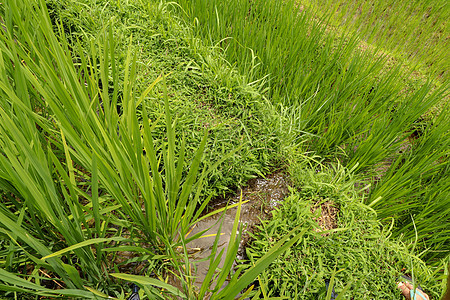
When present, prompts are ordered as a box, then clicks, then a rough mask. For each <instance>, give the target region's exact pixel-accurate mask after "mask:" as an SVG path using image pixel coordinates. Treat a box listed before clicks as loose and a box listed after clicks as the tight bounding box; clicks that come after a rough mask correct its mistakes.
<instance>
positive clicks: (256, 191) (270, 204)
mask: <svg viewBox="0 0 450 300" xmlns="http://www.w3.org/2000/svg"><path fill="white" fill-rule="evenodd" d="M286 178H287V176H286V174H284V173H283V172H277V173H273V174H271V175H268V176H267V177H266V178H256V179H252V180H250V181H249V183H248V185H247V186H246V187H244V188H242V189H239V190H238V191H237V192H236V194H235V195H231V196H230V197H227V198H226V199H221V200H218V201H216V203H214V205H213V207H212V209H219V208H222V207H224V206H226V204H227V203H228V205H231V204H234V203H238V202H239V198H240V196H241V191H242V201H248V202H246V203H244V204H243V205H242V208H241V215H240V223H241V224H242V225H243V228H244V232H243V234H242V239H241V243H240V246H239V252H238V257H237V259H243V258H244V253H245V248H244V247H245V244H246V242H247V241H248V239H249V234H248V231H249V230H252V228H253V227H254V226H255V225H256V224H258V223H260V220H261V219H264V218H266V217H267V216H268V214H269V212H270V210H271V209H273V208H274V207H275V206H277V205H278V204H279V203H281V202H282V201H283V199H284V198H285V197H286V196H287V195H288V188H287V179H286ZM236 211H237V208H232V209H228V210H227V211H226V212H225V214H224V215H223V214H222V213H221V214H216V215H213V216H211V217H209V218H207V219H205V220H202V221H200V222H198V223H197V224H196V226H195V227H194V228H193V230H192V232H191V234H195V233H197V232H200V231H202V230H205V229H208V228H209V230H208V231H207V232H206V233H205V234H204V235H213V236H210V237H204V238H200V239H197V240H195V241H192V242H190V243H189V244H187V247H188V249H191V250H192V251H191V252H192V253H193V255H192V261H193V262H194V263H195V265H196V268H197V273H196V276H197V279H196V282H195V284H196V285H197V286H200V285H201V284H202V282H203V280H204V278H205V276H206V274H207V272H208V267H209V260H206V261H201V260H202V259H205V258H207V257H209V256H210V255H211V250H212V245H213V243H214V240H215V234H217V231H218V229H219V225H220V217H221V216H222V215H223V218H224V219H223V224H222V230H221V232H222V235H221V236H220V239H219V244H218V248H217V253H219V252H220V251H221V250H222V249H225V250H224V253H226V249H227V248H228V241H229V239H230V236H231V233H232V230H233V223H234V220H235V216H236ZM223 257H225V254H224V255H223ZM222 265H223V261H222V262H221V263H220V264H219V268H220V267H222Z"/></svg>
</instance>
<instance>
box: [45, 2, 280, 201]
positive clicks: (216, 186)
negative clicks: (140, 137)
mask: <svg viewBox="0 0 450 300" xmlns="http://www.w3.org/2000/svg"><path fill="white" fill-rule="evenodd" d="M52 3H53V4H52ZM48 4H52V6H51V7H52V9H53V15H54V16H55V20H54V21H55V23H56V24H59V23H63V24H67V25H68V26H67V29H66V28H65V30H66V31H70V36H72V37H74V36H75V37H77V39H78V40H79V42H80V44H81V45H82V47H81V48H76V47H74V46H72V47H74V49H75V50H74V52H73V53H74V55H75V56H76V57H75V59H77V60H78V57H79V56H82V55H88V56H93V57H92V58H93V59H95V56H96V55H98V53H88V52H86V49H88V48H89V47H90V46H89V45H90V44H91V43H93V42H94V43H95V40H96V39H97V38H98V36H99V35H101V34H102V31H103V30H104V26H106V25H108V24H110V23H109V22H113V23H114V26H113V27H112V31H113V36H114V37H115V43H114V51H115V55H116V56H115V57H116V62H115V63H116V66H117V71H118V78H119V79H120V78H123V76H124V72H122V71H120V70H122V69H123V67H125V56H124V55H123V53H125V52H126V49H127V47H128V46H129V40H128V39H129V37H130V36H131V35H132V36H133V41H132V46H131V47H132V49H133V52H134V53H135V54H136V59H137V64H136V68H137V70H136V79H135V82H134V84H133V86H134V88H135V89H136V93H142V92H144V91H145V89H146V88H147V87H148V85H150V84H151V83H152V81H154V80H156V79H157V77H158V76H159V74H161V72H163V73H165V74H170V76H168V77H167V86H168V96H169V99H170V109H171V112H172V113H173V114H174V118H175V119H176V120H177V124H178V125H179V128H180V130H179V131H178V133H177V134H178V137H179V138H180V139H181V138H182V137H184V139H185V140H186V147H187V149H188V151H186V154H187V157H191V155H192V153H193V151H192V150H193V149H195V147H196V145H198V144H199V143H200V141H201V139H202V137H203V135H202V132H203V131H204V130H208V132H209V135H208V140H207V145H206V152H205V156H204V157H203V158H202V162H201V165H202V166H205V167H206V166H209V165H211V164H212V163H214V162H215V161H217V159H218V158H219V157H222V156H223V155H224V154H225V153H226V152H228V151H229V150H231V149H236V148H238V147H239V146H240V148H239V150H238V151H236V153H235V154H233V155H232V156H231V157H230V158H229V159H228V160H227V161H226V162H224V163H223V165H222V167H220V168H219V169H218V170H216V171H214V172H212V173H211V174H210V175H209V177H208V179H207V181H208V184H207V185H206V187H205V188H206V189H207V191H205V193H206V194H208V193H214V194H216V195H218V194H224V193H226V192H227V191H229V189H230V188H233V187H236V186H239V185H241V184H244V183H245V182H246V181H247V180H248V179H249V178H252V177H254V176H255V174H262V173H264V172H265V171H266V170H267V169H268V168H270V165H271V163H272V162H273V161H274V160H276V159H277V156H278V151H277V149H279V146H278V145H279V144H280V132H279V131H277V127H278V124H277V123H278V121H279V119H278V113H277V111H276V110H275V109H274V108H273V106H272V105H271V104H270V103H269V102H268V101H267V99H265V98H264V97H262V95H261V94H260V93H259V91H258V89H257V87H256V86H249V85H248V84H247V83H246V82H245V77H244V76H242V75H239V74H238V72H237V71H236V69H235V68H234V67H233V66H230V65H229V63H228V62H227V61H226V60H224V59H223V57H222V53H221V50H220V49H219V48H217V47H210V46H207V45H205V44H204V43H203V42H202V41H201V40H200V39H198V37H196V36H195V35H194V34H193V32H192V30H191V28H190V27H188V26H186V24H183V22H182V21H181V20H178V19H177V17H176V15H174V14H173V13H171V9H170V7H171V5H170V4H164V3H163V2H161V3H153V2H149V3H147V4H144V3H141V2H139V1H134V2H133V1H132V2H129V3H128V4H124V3H122V4H119V3H109V4H108V5H100V4H98V3H96V1H91V0H83V1H76V2H74V1H58V2H57V3H54V1H48ZM87 7H89V10H87ZM80 14H81V15H83V17H82V18H79V15H80ZM92 20H101V22H92ZM73 24H76V26H73ZM69 42H70V41H69ZM70 43H72V42H70ZM102 84H104V83H103V82H102ZM108 88H109V89H110V91H112V90H115V91H116V92H117V93H118V95H119V101H118V106H119V108H118V109H120V106H121V102H120V95H121V90H122V87H121V86H118V87H116V88H114V87H113V86H112V83H111V82H110V81H108ZM160 93H162V90H161V88H159V87H158V86H156V87H155V88H154V89H153V90H152V91H150V92H149V93H148V94H147V95H146V97H145V99H144V100H143V102H142V105H145V106H146V108H147V113H148V116H142V105H139V106H138V108H137V114H138V115H139V122H140V123H142V122H145V120H146V119H151V120H157V119H159V118H160V117H161V116H162V115H163V114H164V105H163V103H162V102H161V99H160V97H159V95H160ZM154 135H155V139H162V138H163V137H164V127H163V126H156V127H155V129H154ZM225 169H226V172H224V171H223V170H225Z"/></svg>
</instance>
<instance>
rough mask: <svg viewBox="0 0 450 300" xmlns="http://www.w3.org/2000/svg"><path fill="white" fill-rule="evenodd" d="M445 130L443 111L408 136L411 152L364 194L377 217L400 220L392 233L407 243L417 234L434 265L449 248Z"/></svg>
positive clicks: (400, 158) (447, 170) (446, 130)
mask: <svg viewBox="0 0 450 300" xmlns="http://www.w3.org/2000/svg"><path fill="white" fill-rule="evenodd" d="M449 129H450V128H449V124H448V121H447V112H446V110H444V111H443V112H442V113H441V114H440V115H439V116H438V118H437V119H436V120H435V122H434V124H429V125H428V127H427V128H426V129H425V130H424V131H423V132H421V133H419V135H420V136H419V137H417V138H415V137H414V138H411V139H410V141H409V142H410V143H411V145H410V147H411V148H412V149H411V151H410V152H408V151H405V152H404V153H402V154H401V155H400V156H399V157H398V158H396V159H395V160H393V161H392V163H391V164H390V165H389V166H388V168H387V170H386V174H385V175H384V176H382V178H381V180H380V181H379V182H378V183H376V185H375V189H374V190H373V191H372V192H371V194H370V197H369V199H367V203H368V204H369V205H370V206H371V207H373V208H375V209H376V210H377V211H378V214H379V216H380V218H394V219H395V220H396V221H397V222H398V223H397V230H396V232H395V233H394V235H396V236H403V238H404V239H405V241H409V242H410V243H411V244H413V243H412V242H413V241H414V240H416V239H417V237H418V238H419V241H417V248H418V249H420V251H419V252H420V253H422V255H424V256H425V257H428V259H427V260H428V261H429V262H430V263H433V264H437V265H439V264H440V259H442V258H445V257H448V250H449V244H448V236H447V234H448V230H447V227H448V226H447V223H448V218H449V210H448V206H449V202H448V201H449V197H448V196H449V188H450V185H449V184H448V182H449V174H450V173H449V161H448V154H449V147H448V145H450V140H449V138H448V134H449V132H450V131H449ZM422 251H423V252H422ZM431 258H433V259H431Z"/></svg>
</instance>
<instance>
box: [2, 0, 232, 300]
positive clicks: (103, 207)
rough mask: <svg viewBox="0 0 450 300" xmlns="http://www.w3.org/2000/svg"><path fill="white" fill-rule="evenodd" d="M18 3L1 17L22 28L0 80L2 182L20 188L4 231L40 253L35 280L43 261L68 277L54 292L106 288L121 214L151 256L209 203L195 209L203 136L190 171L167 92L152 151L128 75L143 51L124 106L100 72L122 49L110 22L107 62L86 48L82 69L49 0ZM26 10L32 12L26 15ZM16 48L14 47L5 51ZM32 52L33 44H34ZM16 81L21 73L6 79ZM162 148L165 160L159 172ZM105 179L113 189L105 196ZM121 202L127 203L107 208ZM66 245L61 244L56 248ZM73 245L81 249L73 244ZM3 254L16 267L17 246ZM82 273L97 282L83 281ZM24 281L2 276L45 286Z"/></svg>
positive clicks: (31, 254)
mask: <svg viewBox="0 0 450 300" xmlns="http://www.w3.org/2000/svg"><path fill="white" fill-rule="evenodd" d="M10 11H11V12H12V13H13V15H12V16H7V17H5V23H14V24H17V29H16V28H14V27H10V28H8V31H7V32H6V34H2V42H3V43H2V45H1V46H2V52H1V53H2V57H1V58H2V59H1V61H2V67H3V69H2V71H3V72H2V75H3V78H2V81H1V82H2V83H1V88H2V92H3V94H4V96H5V97H3V98H2V103H1V104H2V105H1V109H0V114H1V116H2V120H3V122H2V124H1V137H2V146H3V147H2V151H3V152H2V156H1V166H2V167H1V170H2V173H1V174H2V188H8V189H7V190H4V191H3V192H8V193H9V192H10V193H14V195H15V196H14V197H16V199H15V203H14V204H16V206H13V207H12V208H11V209H12V211H11V210H10V209H8V206H9V203H8V202H7V203H3V204H2V211H4V212H5V213H6V214H5V213H3V212H2V216H1V222H2V225H3V228H2V234H3V236H4V237H8V238H7V239H8V240H9V241H10V250H14V249H17V250H18V252H19V253H20V255H21V259H22V258H23V257H26V258H27V260H28V261H30V260H31V261H33V262H34V264H35V267H34V271H33V276H34V277H35V278H37V279H36V280H39V279H38V277H36V274H38V275H40V274H39V271H40V270H41V268H43V270H47V271H46V272H51V273H53V274H54V275H55V276H56V278H57V280H61V281H62V283H63V284H64V285H65V287H67V288H68V289H69V290H68V291H67V292H61V293H59V292H53V294H58V293H59V294H64V293H68V294H71V295H79V296H80V295H86V294H88V295H90V296H89V297H91V298H92V297H96V296H95V295H99V294H100V295H101V294H102V292H101V291H103V292H108V290H109V289H111V286H110V283H111V279H110V278H109V275H108V268H112V266H111V265H108V263H107V256H106V254H104V253H107V252H104V251H103V250H104V248H105V246H106V243H110V242H127V243H130V242H132V240H130V239H126V238H123V237H119V236H116V235H118V234H117V233H120V232H115V230H114V228H112V227H111V225H113V224H114V225H117V224H118V225H119V226H121V227H125V228H126V230H127V231H128V232H130V233H131V232H133V231H135V230H140V232H141V237H140V239H141V240H140V241H141V243H142V241H144V240H145V241H146V242H147V243H149V244H150V245H151V246H150V253H151V254H152V256H154V253H155V252H161V251H162V252H164V251H165V248H166V247H168V248H171V247H172V248H173V247H176V243H177V237H176V236H177V234H179V233H180V231H181V233H182V234H185V232H187V229H188V228H189V227H190V226H192V222H195V220H193V219H192V218H193V216H194V213H195V214H199V213H200V212H201V210H195V207H196V205H197V203H198V202H199V201H198V197H199V195H200V193H199V192H198V191H197V192H196V194H195V196H194V197H193V198H191V197H192V195H193V191H195V190H194V189H199V190H201V188H200V187H201V185H202V182H203V181H202V180H203V178H201V179H200V180H197V179H196V178H197V173H198V166H199V163H200V156H201V155H202V153H203V148H204V145H205V141H206V138H204V139H203V142H202V144H201V145H200V148H199V150H198V151H197V153H196V155H195V156H194V160H193V162H192V163H191V165H190V171H189V173H188V174H187V175H186V176H185V177H182V171H183V164H184V163H185V157H184V149H183V146H182V147H181V150H180V156H179V157H176V156H175V145H174V143H175V140H174V138H175V135H174V129H173V127H172V126H173V124H172V120H171V117H170V112H169V108H168V98H167V92H166V93H165V95H166V98H165V105H166V112H167V113H166V124H167V135H168V143H167V147H166V146H163V147H162V152H161V155H162V157H161V156H160V155H159V154H157V153H156V150H155V147H154V145H153V140H152V135H151V128H150V126H149V124H148V123H147V124H146V123H144V134H142V133H141V130H140V128H139V126H138V120H137V116H136V99H135V98H134V97H133V96H132V93H133V89H132V86H131V85H130V82H132V81H133V77H134V73H135V60H133V59H132V56H131V52H130V51H129V53H128V55H127V60H126V62H127V66H129V67H128V68H127V70H125V75H124V80H125V86H124V93H123V98H122V99H121V101H122V106H123V114H121V115H119V113H118V112H117V110H116V109H115V104H116V103H117V102H118V99H117V94H115V95H113V99H111V101H110V102H109V100H110V99H109V97H108V95H107V94H106V93H105V92H104V91H103V90H101V89H99V87H98V79H99V78H102V79H103V82H106V78H107V76H109V63H108V61H114V52H113V51H110V50H111V49H112V48H113V39H112V34H111V31H110V32H109V36H107V37H106V39H105V42H104V44H103V47H100V49H101V51H102V56H101V57H100V65H101V66H102V68H101V70H100V72H96V71H95V69H93V68H92V65H94V64H95V62H94V61H91V60H84V59H82V62H81V64H80V65H79V69H78V70H77V69H76V68H75V66H74V63H73V61H72V58H71V56H70V51H69V49H68V48H67V44H65V43H64V42H63V44H60V41H59V40H58V39H57V38H56V36H55V35H54V34H53V31H52V27H51V24H50V22H49V19H48V16H47V12H46V9H45V5H43V2H42V3H40V4H31V3H24V4H22V5H21V6H17V7H14V9H12V8H11V9H10ZM36 11H38V12H40V14H42V15H43V16H44V18H42V17H41V16H40V15H39V14H38V13H36ZM33 12H34V13H33ZM22 14H23V15H27V16H29V17H30V19H29V20H21V19H20V17H19V16H20V15H22ZM45 16H47V17H45ZM9 18H11V19H9ZM30 24H31V25H33V27H34V28H35V29H37V30H36V34H35V35H33V36H30V35H28V31H25V32H23V31H21V29H23V28H26V26H28V25H30ZM16 31H17V32H18V33H16ZM8 37H9V38H8ZM12 37H17V40H15V39H13V38H12ZM19 37H21V38H22V39H19ZM18 41H19V42H20V44H19V42H18ZM10 48H11V49H13V50H14V51H9V49H10ZM91 50H92V51H94V48H92V49H91ZM29 52H31V53H32V54H31V55H28V53H29ZM14 61H15V62H16V63H15V64H13V63H12V62H14ZM112 72H113V74H112V77H113V78H117V76H116V74H114V72H115V70H114V64H113V68H112ZM80 74H81V76H80ZM10 81H13V82H14V83H15V84H14V85H8V84H7V83H8V82H10ZM18 87H20V88H23V89H21V90H19V89H18ZM152 87H153V85H151V86H150V87H149V88H148V89H147V91H146V92H145V93H148V90H149V89H151V88H152ZM16 88H17V90H16ZM145 93H144V94H143V95H142V96H141V98H142V97H145ZM100 95H101V96H100ZM137 101H142V100H139V99H137ZM37 104H38V105H37ZM39 105H41V106H43V107H45V109H47V110H48V112H49V116H50V118H49V119H46V118H44V117H43V116H41V115H40V113H39V111H38V112H36V111H35V110H36V107H39ZM144 113H145V109H144ZM166 149H167V150H166ZM144 151H146V152H144ZM161 158H163V159H164V162H165V164H164V168H163V169H162V170H163V175H162V174H161V173H160V172H161V170H160V163H159V160H160V159H161ZM224 158H225V159H226V158H227V157H226V156H225V157H224ZM175 160H177V161H178V163H177V165H175ZM219 163H220V161H219V162H218V163H217V164H219ZM75 166H77V168H78V169H80V170H78V169H75ZM149 166H150V169H149ZM76 170H77V171H76ZM203 175H204V174H203ZM83 177H84V180H88V181H90V184H89V185H88V190H86V189H85V187H83V184H79V183H78V182H79V181H80V180H83ZM199 186H200V187H199ZM100 190H102V191H103V192H104V193H106V194H107V195H108V196H109V197H111V198H109V199H111V200H107V199H108V198H106V199H105V198H103V199H102V198H100V197H99V191H100ZM188 200H190V201H189V202H188ZM83 202H85V203H83ZM86 202H87V203H86ZM206 203H207V202H205V205H206ZM17 204H19V205H17ZM203 207H204V206H203ZM118 209H120V210H122V211H123V214H119V216H112V217H111V216H108V214H110V213H111V212H116V213H117V212H118ZM169 216H170V217H169ZM90 221H93V222H94V226H91V224H90V223H89V222H90ZM33 227H35V230H33V229H32V228H33ZM36 229H37V232H35V231H36ZM94 229H95V230H94ZM55 240H59V242H56V243H55V242H54V241H55ZM165 243H168V244H165ZM91 245H94V247H90V246H91ZM61 247H62V248H64V249H61V250H59V251H57V250H58V248H59V249H60V248H61ZM118 250H121V249H120V248H118ZM72 252H73V253H74V255H69V254H70V253H72ZM13 257H14V256H13ZM21 259H19V261H20V260H21ZM71 259H76V260H77V262H76V263H75V266H76V267H75V266H73V265H71V264H70V263H68V260H71ZM150 259H151V257H150ZM7 263H8V265H7V267H8V268H9V269H11V270H13V269H14V270H17V268H18V267H20V265H16V260H14V259H11V258H8V260H7ZM77 268H78V269H77ZM49 270H50V271H49ZM81 270H82V272H80V271H81ZM43 272H44V273H45V271H43ZM8 274H10V275H8ZM8 274H6V273H5V274H3V275H4V276H3V277H2V278H3V280H4V281H5V282H9V284H14V282H13V278H15V279H14V280H15V282H18V281H20V280H19V279H18V277H17V276H16V277H14V274H11V273H8ZM8 276H9V277H8ZM23 276H30V275H29V274H27V273H24V274H23ZM33 276H32V277H33ZM8 278H10V279H8ZM55 282H56V281H55ZM86 284H87V285H88V287H87V288H86V289H88V290H89V291H90V292H89V293H86V292H85V291H84V288H83V287H84V286H85V285H86ZM59 285H60V286H61V284H59ZM89 286H91V287H92V286H94V287H95V288H94V289H92V288H91V287H89ZM24 288H25V287H23V288H20V287H19V288H13V287H9V288H8V287H7V286H5V290H10V291H15V292H29V293H37V294H46V293H49V292H48V291H47V289H42V288H37V287H36V286H31V285H29V286H27V287H26V288H25V289H24ZM76 289H77V290H80V292H78V291H77V290H76ZM96 289H100V290H101V291H96ZM72 290H73V291H72Z"/></svg>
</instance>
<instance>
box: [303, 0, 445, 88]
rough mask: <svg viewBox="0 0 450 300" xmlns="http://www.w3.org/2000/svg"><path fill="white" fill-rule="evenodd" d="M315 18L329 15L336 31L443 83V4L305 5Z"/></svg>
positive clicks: (437, 1) (435, 1)
mask: <svg viewBox="0 0 450 300" xmlns="http://www.w3.org/2000/svg"><path fill="white" fill-rule="evenodd" d="M303 4H305V5H306V6H308V8H306V9H317V10H318V12H319V15H330V16H331V22H332V24H333V25H336V26H338V28H351V29H352V30H354V31H355V32H357V33H358V35H359V36H360V37H361V38H362V39H363V40H364V41H366V42H368V43H370V44H375V45H378V46H381V47H382V48H384V49H386V50H387V51H389V52H390V53H392V54H394V55H396V56H398V57H399V58H400V59H402V60H405V61H406V62H407V63H408V64H409V65H410V66H411V67H415V66H417V65H418V66H419V67H420V70H421V71H422V72H424V73H426V74H431V75H434V76H436V79H439V80H442V81H443V82H445V81H448V80H449V74H448V69H449V67H450V62H449V60H448V53H447V51H446V49H448V47H449V42H448V38H447V37H448V35H449V33H450V32H449V26H448V18H449V16H450V8H449V5H448V2H447V1H440V0H428V1H408V2H399V1H305V2H303Z"/></svg>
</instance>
